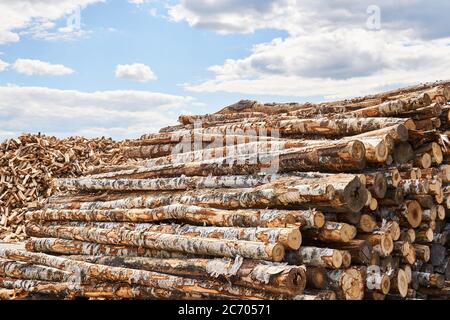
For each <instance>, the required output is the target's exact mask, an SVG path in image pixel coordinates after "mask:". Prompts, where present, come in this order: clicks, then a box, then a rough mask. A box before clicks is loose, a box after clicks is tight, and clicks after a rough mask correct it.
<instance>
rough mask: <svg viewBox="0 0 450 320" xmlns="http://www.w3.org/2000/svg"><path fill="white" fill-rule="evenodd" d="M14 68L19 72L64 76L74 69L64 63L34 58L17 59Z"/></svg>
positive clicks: (29, 74)
mask: <svg viewBox="0 0 450 320" xmlns="http://www.w3.org/2000/svg"><path fill="white" fill-rule="evenodd" d="M12 67H13V69H14V70H16V71H17V72H18V73H21V74H25V75H27V76H31V75H51V76H63V75H68V74H72V73H73V72H74V71H73V70H72V69H70V68H68V67H66V66H64V65H62V64H50V63H48V62H44V61H40V60H33V59H17V60H16V62H14V64H13V66H12Z"/></svg>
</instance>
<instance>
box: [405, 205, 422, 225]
mask: <svg viewBox="0 0 450 320" xmlns="http://www.w3.org/2000/svg"><path fill="white" fill-rule="evenodd" d="M406 219H407V220H408V223H409V224H410V225H411V227H413V228H417V227H418V226H419V225H420V223H421V222H422V207H421V206H420V204H419V203H418V202H417V201H415V200H412V201H409V203H408V206H407V216H406Z"/></svg>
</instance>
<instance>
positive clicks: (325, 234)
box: [303, 221, 356, 242]
mask: <svg viewBox="0 0 450 320" xmlns="http://www.w3.org/2000/svg"><path fill="white" fill-rule="evenodd" d="M303 232H304V234H305V237H308V238H313V239H317V240H321V241H335V242H348V241H350V240H352V239H353V238H354V237H355V236H356V228H355V227H354V226H352V225H349V224H346V223H340V222H332V221H327V222H325V224H324V226H323V227H322V228H321V229H306V230H304V231H303Z"/></svg>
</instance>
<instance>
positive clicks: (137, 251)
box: [25, 238, 201, 259]
mask: <svg viewBox="0 0 450 320" xmlns="http://www.w3.org/2000/svg"><path fill="white" fill-rule="evenodd" d="M25 247H26V249H27V250H28V251H30V252H42V253H51V254H60V255H92V256H99V255H115V256H120V257H122V256H124V257H149V258H160V259H170V258H185V259H188V258H192V257H199V256H197V255H188V254H183V253H180V252H174V251H166V250H156V249H148V248H143V247H136V246H117V245H107V244H98V243H92V242H85V241H77V240H65V239H57V238H31V239H29V240H28V241H27V242H26V243H25ZM200 257H201V256H200Z"/></svg>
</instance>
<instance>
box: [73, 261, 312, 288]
mask: <svg viewBox="0 0 450 320" xmlns="http://www.w3.org/2000/svg"><path fill="white" fill-rule="evenodd" d="M68 258H70V259H74V260H77V261H85V262H90V263H96V264H102V265H108V266H113V267H126V268H131V269H139V270H147V271H155V272H162V273H167V274H172V275H177V276H185V277H198V278H208V279H210V280H217V279H218V280H223V281H227V282H228V281H229V282H231V283H233V284H236V285H241V286H245V287H250V288H254V289H260V290H264V291H269V292H273V293H277V294H286V295H296V294H299V293H301V292H302V291H303V289H304V288H305V284H306V274H305V269H304V267H301V266H288V265H285V264H278V263H266V262H260V261H255V260H245V259H242V258H241V257H237V258H235V259H234V260H232V259H157V258H143V257H115V256H69V257H68Z"/></svg>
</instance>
